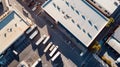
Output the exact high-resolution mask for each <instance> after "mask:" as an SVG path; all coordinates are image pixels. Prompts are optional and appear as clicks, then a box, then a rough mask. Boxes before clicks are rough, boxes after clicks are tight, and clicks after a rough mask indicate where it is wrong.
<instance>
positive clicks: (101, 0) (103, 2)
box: [86, 0, 120, 17]
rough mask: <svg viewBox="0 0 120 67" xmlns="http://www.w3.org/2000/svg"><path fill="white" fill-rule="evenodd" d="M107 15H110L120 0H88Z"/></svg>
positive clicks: (119, 3)
mask: <svg viewBox="0 0 120 67" xmlns="http://www.w3.org/2000/svg"><path fill="white" fill-rule="evenodd" d="M86 1H87V2H89V3H90V4H91V5H93V6H94V7H95V8H96V9H98V10H99V11H100V12H102V13H103V14H104V15H105V16H107V17H110V16H111V15H112V14H113V13H114V11H116V10H117V8H118V6H119V5H120V1H118V0H86Z"/></svg>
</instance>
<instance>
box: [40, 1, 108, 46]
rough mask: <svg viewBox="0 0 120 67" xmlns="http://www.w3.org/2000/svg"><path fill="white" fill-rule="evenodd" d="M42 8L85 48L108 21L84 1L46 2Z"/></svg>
mask: <svg viewBox="0 0 120 67" xmlns="http://www.w3.org/2000/svg"><path fill="white" fill-rule="evenodd" d="M42 8H43V9H44V10H45V12H46V13H47V14H48V15H49V16H50V17H52V18H53V19H54V20H55V22H56V24H60V25H61V26H62V27H64V28H65V29H66V30H67V31H68V32H69V33H70V34H72V35H73V36H74V37H75V38H76V39H78V40H79V42H80V43H81V44H82V45H84V46H85V47H89V45H90V44H91V43H92V42H93V41H94V40H95V38H96V37H97V35H98V34H99V33H100V32H101V31H102V29H103V28H104V27H105V26H106V24H107V23H108V21H109V19H108V18H107V17H106V16H105V15H104V14H103V13H101V12H100V11H99V10H97V9H96V8H95V7H93V5H91V4H90V3H89V2H88V1H85V0H74V1H72V0H48V1H46V3H44V4H43V6H42Z"/></svg>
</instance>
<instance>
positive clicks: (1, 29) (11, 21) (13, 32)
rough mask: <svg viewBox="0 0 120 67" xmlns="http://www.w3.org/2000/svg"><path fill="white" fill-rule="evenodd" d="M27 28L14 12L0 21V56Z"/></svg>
mask: <svg viewBox="0 0 120 67" xmlns="http://www.w3.org/2000/svg"><path fill="white" fill-rule="evenodd" d="M28 28H29V25H28V24H27V22H25V21H24V20H23V19H22V18H21V17H20V16H19V15H18V14H17V13H16V12H15V11H11V12H9V13H8V14H6V15H5V16H4V17H3V18H2V19H1V21H0V54H2V53H4V51H6V50H7V49H8V48H9V47H10V46H11V45H12V44H13V43H14V42H15V41H16V40H18V39H19V38H20V37H21V36H22V35H23V34H24V32H25V31H26V30H27V29H28Z"/></svg>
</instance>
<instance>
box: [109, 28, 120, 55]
mask: <svg viewBox="0 0 120 67" xmlns="http://www.w3.org/2000/svg"><path fill="white" fill-rule="evenodd" d="M107 44H108V45H109V46H110V47H112V48H113V49H114V50H115V51H116V52H117V53H118V54H120V26H119V27H118V28H117V29H116V30H115V32H114V34H112V36H111V37H110V38H109V39H108V40H107Z"/></svg>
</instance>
